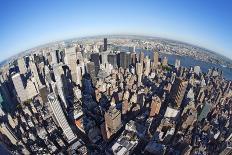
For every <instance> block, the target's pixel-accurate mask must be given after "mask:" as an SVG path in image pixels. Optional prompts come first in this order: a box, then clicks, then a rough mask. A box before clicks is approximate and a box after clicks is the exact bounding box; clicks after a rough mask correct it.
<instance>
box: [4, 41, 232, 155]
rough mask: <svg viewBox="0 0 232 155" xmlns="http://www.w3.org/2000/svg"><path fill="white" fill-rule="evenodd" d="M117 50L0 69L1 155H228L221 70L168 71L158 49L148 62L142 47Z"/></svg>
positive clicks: (94, 49)
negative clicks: (2, 151)
mask: <svg viewBox="0 0 232 155" xmlns="http://www.w3.org/2000/svg"><path fill="white" fill-rule="evenodd" d="M145 44H146V43H145ZM119 47H121V45H120V39H118V44H116V43H115V41H114V43H112V42H111V43H109V39H108V40H107V38H104V40H103V42H102V41H100V42H97V43H93V42H92V41H89V42H88V41H85V42H70V43H68V44H65V43H64V44H63V45H60V44H59V45H56V46H55V47H52V48H48V47H46V48H41V49H39V50H35V51H32V53H29V54H26V55H25V56H23V57H19V58H17V59H16V60H15V61H12V62H11V63H9V64H8V65H5V66H3V67H2V68H1V76H0V107H1V108H0V139H1V145H2V147H4V148H6V149H7V150H9V154H10V153H11V154H71V155H75V154H90V155H95V154H96V155H101V154H107V155H111V154H112V155H129V154H138V155H140V154H153V155H162V154H163V155H164V154H167V155H207V154H210V155H217V154H220V155H229V154H232V144H231V142H232V115H231V114H232V111H231V109H232V107H231V106H232V89H231V88H232V84H231V81H229V80H226V79H225V78H224V77H223V73H222V72H221V71H220V70H218V69H216V68H212V69H209V70H208V72H207V73H203V72H202V71H201V68H200V66H192V67H190V68H185V67H183V66H181V61H180V60H176V62H175V64H174V65H171V64H169V62H168V58H167V57H163V58H162V59H161V57H160V51H161V49H164V48H165V49H166V51H167V52H168V51H169V50H170V48H169V47H164V46H163V45H162V46H161V45H159V46H155V47H153V46H152V53H150V54H149V55H146V54H145V53H144V51H145V50H147V49H148V48H150V49H151V47H149V45H148V44H147V47H145V46H143V47H142V46H140V45H139V44H137V45H136V47H135V46H130V45H128V46H127V47H123V48H124V50H120V49H121V48H119ZM137 48H139V49H140V51H137ZM141 49H142V50H141ZM183 51H184V50H182V51H181V52H182V53H183ZM192 54H193V55H194V52H193V53H192ZM198 56H199V55H198ZM200 58H201V59H204V57H200Z"/></svg>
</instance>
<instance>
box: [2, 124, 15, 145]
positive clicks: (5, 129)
mask: <svg viewBox="0 0 232 155" xmlns="http://www.w3.org/2000/svg"><path fill="white" fill-rule="evenodd" d="M0 132H1V133H2V134H4V135H5V136H6V137H7V138H8V139H9V140H10V142H11V143H12V144H14V145H17V142H18V141H19V140H18V138H17V136H16V135H15V134H14V133H13V131H12V129H11V128H10V126H9V125H8V124H6V123H4V122H2V123H1V124H0Z"/></svg>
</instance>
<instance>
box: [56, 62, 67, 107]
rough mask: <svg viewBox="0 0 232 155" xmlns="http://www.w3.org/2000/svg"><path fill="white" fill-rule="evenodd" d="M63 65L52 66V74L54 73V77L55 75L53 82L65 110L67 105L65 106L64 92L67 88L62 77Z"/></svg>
mask: <svg viewBox="0 0 232 155" xmlns="http://www.w3.org/2000/svg"><path fill="white" fill-rule="evenodd" d="M62 66H63V65H62V64H59V65H54V66H53V72H54V75H55V80H56V88H57V92H58V95H59V96H60V98H61V100H62V102H63V104H64V106H65V108H67V107H68V104H67V101H66V97H65V96H66V95H67V93H66V90H67V87H66V85H65V80H66V78H65V76H64V70H63V67H62Z"/></svg>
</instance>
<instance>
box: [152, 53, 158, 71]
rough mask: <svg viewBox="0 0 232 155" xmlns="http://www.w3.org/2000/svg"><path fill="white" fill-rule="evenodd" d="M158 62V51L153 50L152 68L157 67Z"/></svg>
mask: <svg viewBox="0 0 232 155" xmlns="http://www.w3.org/2000/svg"><path fill="white" fill-rule="evenodd" d="M158 63H159V53H158V52H157V51H156V50H155V51H154V52H153V66H154V68H157V67H158Z"/></svg>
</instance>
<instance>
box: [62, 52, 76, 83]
mask: <svg viewBox="0 0 232 155" xmlns="http://www.w3.org/2000/svg"><path fill="white" fill-rule="evenodd" d="M65 63H66V64H67V66H68V67H69V69H70V70H71V76H72V81H73V82H75V83H76V80H77V76H76V75H77V53H76V47H71V48H65Z"/></svg>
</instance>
